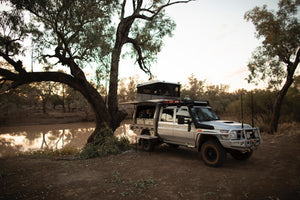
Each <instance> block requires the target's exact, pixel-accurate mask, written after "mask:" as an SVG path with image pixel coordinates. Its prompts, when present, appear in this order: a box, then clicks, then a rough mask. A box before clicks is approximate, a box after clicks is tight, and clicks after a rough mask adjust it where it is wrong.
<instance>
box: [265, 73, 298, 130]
mask: <svg viewBox="0 0 300 200" xmlns="http://www.w3.org/2000/svg"><path fill="white" fill-rule="evenodd" d="M293 81H294V80H293V79H292V78H291V77H287V80H286V82H285V84H284V86H283V88H282V89H281V90H280V91H279V94H278V95H277V97H276V99H275V102H274V105H273V114H272V118H271V123H270V133H271V134H274V133H275V132H277V129H278V122H279V117H280V109H281V105H282V101H283V99H284V97H285V95H286V93H287V91H288V89H289V87H290V86H291V85H292V83H293Z"/></svg>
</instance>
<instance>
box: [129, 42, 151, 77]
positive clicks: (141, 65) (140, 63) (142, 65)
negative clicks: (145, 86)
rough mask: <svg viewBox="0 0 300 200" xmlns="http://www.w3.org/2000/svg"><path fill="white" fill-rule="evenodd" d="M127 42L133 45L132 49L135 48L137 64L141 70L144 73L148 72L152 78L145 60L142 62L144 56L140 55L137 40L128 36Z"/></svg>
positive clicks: (140, 51) (140, 50)
mask: <svg viewBox="0 0 300 200" xmlns="http://www.w3.org/2000/svg"><path fill="white" fill-rule="evenodd" d="M128 43H131V44H132V45H133V47H134V49H135V50H136V52H137V54H138V58H137V62H138V64H139V67H140V69H141V70H142V71H144V72H145V73H146V74H149V75H150V77H151V78H152V77H153V75H152V73H151V71H150V69H149V68H148V67H147V66H146V64H145V62H144V57H143V55H142V49H141V46H140V45H139V43H138V41H137V40H135V39H132V38H128Z"/></svg>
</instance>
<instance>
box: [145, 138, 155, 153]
mask: <svg viewBox="0 0 300 200" xmlns="http://www.w3.org/2000/svg"><path fill="white" fill-rule="evenodd" d="M142 146H143V150H144V151H153V149H154V144H153V142H152V140H151V139H142Z"/></svg>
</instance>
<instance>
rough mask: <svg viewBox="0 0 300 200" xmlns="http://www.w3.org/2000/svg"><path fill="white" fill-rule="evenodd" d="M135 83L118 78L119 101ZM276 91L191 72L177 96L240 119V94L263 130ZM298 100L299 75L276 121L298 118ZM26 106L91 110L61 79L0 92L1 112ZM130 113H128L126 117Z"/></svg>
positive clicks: (130, 94)
mask: <svg viewBox="0 0 300 200" xmlns="http://www.w3.org/2000/svg"><path fill="white" fill-rule="evenodd" d="M138 83H141V81H140V80H139V79H138V77H129V78H124V79H121V80H120V81H119V91H118V99H119V103H122V102H129V101H134V100H135V98H136V85H137V84H138ZM97 88H98V90H99V92H100V93H102V96H103V98H105V96H106V89H105V87H104V86H101V85H98V86H97ZM277 93H278V91H275V90H271V89H255V90H253V91H246V90H237V91H234V92H229V86H228V85H223V84H221V85H209V84H207V83H206V81H205V80H199V79H197V78H196V77H195V76H194V75H193V74H192V75H191V76H190V77H189V78H188V83H187V84H184V85H182V86H181V99H183V98H185V97H186V96H189V97H190V98H191V99H193V100H208V101H209V102H210V106H211V107H212V108H213V109H214V110H215V112H216V113H217V114H218V115H219V116H221V119H222V118H224V119H232V120H237V121H242V114H241V98H243V120H244V122H245V123H250V124H251V123H252V121H253V122H254V125H255V126H259V127H260V128H261V129H262V130H263V131H267V129H268V124H269V123H270V120H271V116H272V108H273V102H274V101H275V99H276V96H277ZM104 100H105V99H104ZM299 102H300V76H296V78H295V81H294V83H293V84H292V86H291V87H290V88H289V90H288V92H287V95H286V97H285V99H284V101H283V105H282V108H281V118H280V122H293V121H296V122H299V121H300V113H299V110H300V103H299ZM12 108H13V109H12ZM26 109H27V110H28V109H31V110H35V111H39V112H42V113H47V112H48V111H56V112H76V111H85V112H92V110H91V108H90V106H89V104H88V102H87V101H86V99H85V98H84V97H83V96H82V95H81V94H80V93H79V92H77V91H75V90H74V89H72V88H70V87H68V86H67V85H65V84H61V83H55V82H41V83H39V84H37V83H32V84H29V85H23V86H20V87H18V88H16V89H13V90H10V91H8V92H6V93H4V94H1V95H0V111H1V113H2V114H6V115H9V114H10V113H11V112H12V111H13V110H15V112H18V111H20V110H26ZM252 116H253V118H252ZM130 117H131V116H130V115H129V116H128V118H130Z"/></svg>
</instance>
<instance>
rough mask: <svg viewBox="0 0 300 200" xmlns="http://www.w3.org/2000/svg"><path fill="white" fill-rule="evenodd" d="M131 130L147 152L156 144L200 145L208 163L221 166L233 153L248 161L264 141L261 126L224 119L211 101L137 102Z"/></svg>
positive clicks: (200, 149) (198, 147) (203, 156)
mask: <svg viewBox="0 0 300 200" xmlns="http://www.w3.org/2000/svg"><path fill="white" fill-rule="evenodd" d="M134 105H135V109H134V110H135V111H134V115H133V123H132V125H131V129H132V130H133V131H134V132H135V133H136V134H137V138H138V139H139V144H141V145H142V147H143V149H144V150H146V151H151V150H153V148H154V146H155V145H156V144H161V143H167V144H169V145H170V146H173V147H178V146H185V147H189V148H196V149H197V150H198V151H199V152H200V153H201V155H202V159H203V161H204V163H205V164H207V165H209V166H214V167H218V166H221V165H222V164H223V162H224V160H225V159H226V155H227V153H230V154H231V155H232V156H233V157H234V158H236V159H238V160H247V159H248V158H250V157H251V155H252V152H253V150H254V149H256V148H257V147H258V145H259V144H260V133H259V129H258V128H254V127H251V126H250V125H248V124H243V123H242V124H241V123H238V122H233V121H228V120H220V118H219V117H218V116H217V115H216V114H215V113H214V111H213V110H212V108H211V107H210V106H209V102H208V101H193V100H190V99H188V98H187V99H184V100H178V99H177V98H170V99H163V98H161V99H145V100H141V101H136V102H134Z"/></svg>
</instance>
